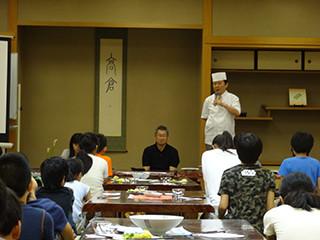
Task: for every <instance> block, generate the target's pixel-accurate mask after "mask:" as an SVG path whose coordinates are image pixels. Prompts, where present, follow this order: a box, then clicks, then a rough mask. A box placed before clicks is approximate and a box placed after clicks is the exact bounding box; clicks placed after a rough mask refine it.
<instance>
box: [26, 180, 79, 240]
mask: <svg viewBox="0 0 320 240" xmlns="http://www.w3.org/2000/svg"><path fill="white" fill-rule="evenodd" d="M31 181H32V190H31V192H30V194H29V196H28V203H27V204H28V205H29V206H32V207H36V208H41V209H44V210H45V211H47V212H48V213H49V214H50V216H51V217H52V220H53V225H54V234H55V236H61V238H62V239H64V240H73V239H74V232H73V230H72V227H71V225H70V223H68V220H67V218H66V216H65V214H64V211H63V209H62V208H61V207H60V206H59V205H58V204H56V203H55V202H54V201H52V200H50V199H48V198H39V199H37V197H36V190H37V189H38V184H37V182H36V180H35V179H34V178H33V177H32V178H31Z"/></svg>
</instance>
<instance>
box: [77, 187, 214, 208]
mask: <svg viewBox="0 0 320 240" xmlns="http://www.w3.org/2000/svg"><path fill="white" fill-rule="evenodd" d="M128 196H129V193H127V192H126V191H106V192H104V194H103V195H102V196H96V197H93V198H92V199H91V200H89V201H88V202H87V203H86V204H85V205H84V207H83V211H87V212H97V211H116V212H124V211H134V212H138V211H141V212H159V213H160V212H161V213H162V212H163V213H171V212H212V211H214V208H213V207H212V206H211V205H210V204H209V202H208V201H207V199H205V198H204V193H203V192H202V191H186V192H185V195H184V197H186V199H182V200H174V199H171V200H160V199H152V200H137V199H128ZM188 197H189V199H188ZM195 198H196V199H195Z"/></svg>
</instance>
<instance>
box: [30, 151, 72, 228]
mask: <svg viewBox="0 0 320 240" xmlns="http://www.w3.org/2000/svg"><path fill="white" fill-rule="evenodd" d="M40 172H41V179H42V182H43V187H40V188H39V189H38V190H37V192H36V197H37V198H38V199H40V198H49V199H50V200H52V201H54V202H55V203H56V204H58V205H59V206H60V207H61V208H62V209H63V211H64V213H65V216H66V218H67V219H68V222H69V223H70V225H71V226H72V228H73V229H74V230H75V229H76V228H75V224H74V222H73V219H72V205H73V201H74V197H73V191H72V189H70V188H67V187H64V183H65V179H66V177H67V175H68V174H69V167H68V164H67V160H65V159H63V158H61V157H51V158H48V159H46V160H45V161H43V162H42V163H41V165H40Z"/></svg>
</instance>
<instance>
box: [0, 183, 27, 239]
mask: <svg viewBox="0 0 320 240" xmlns="http://www.w3.org/2000/svg"><path fill="white" fill-rule="evenodd" d="M0 206H1V208H0V239H8V240H9V239H10V240H15V239H19V237H20V231H21V215H22V213H21V206H20V203H19V200H18V198H17V197H16V195H15V194H14V192H12V191H11V190H10V189H9V188H7V187H6V185H5V184H4V183H3V182H2V181H1V180H0Z"/></svg>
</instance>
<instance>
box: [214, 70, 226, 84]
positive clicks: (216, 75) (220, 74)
mask: <svg viewBox="0 0 320 240" xmlns="http://www.w3.org/2000/svg"><path fill="white" fill-rule="evenodd" d="M211 76H212V82H218V81H223V80H227V74H226V72H216V73H212V74H211Z"/></svg>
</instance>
